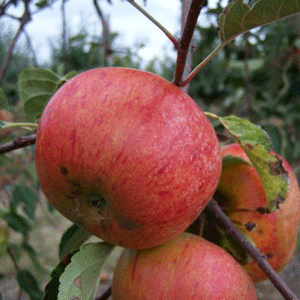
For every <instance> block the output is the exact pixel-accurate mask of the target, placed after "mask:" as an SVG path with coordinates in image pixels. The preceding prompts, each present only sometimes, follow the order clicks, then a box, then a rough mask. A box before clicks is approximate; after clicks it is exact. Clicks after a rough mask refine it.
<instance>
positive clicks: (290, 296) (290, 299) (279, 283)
mask: <svg viewBox="0 0 300 300" xmlns="http://www.w3.org/2000/svg"><path fill="white" fill-rule="evenodd" d="M206 209H208V210H209V211H210V212H212V213H213V215H214V217H215V218H216V219H218V220H219V221H220V222H221V223H222V224H223V226H224V227H225V228H226V231H227V232H228V233H229V234H230V235H231V236H232V237H233V238H234V239H236V240H237V242H238V243H239V244H240V246H241V247H243V248H244V249H245V250H246V251H247V252H248V253H249V254H250V256H251V257H252V258H253V259H254V260H255V262H256V263H257V264H258V265H259V266H260V268H261V269H262V271H263V272H264V273H265V274H266V275H267V276H268V278H269V279H270V280H271V281H272V283H273V284H274V286H275V287H276V288H277V289H278V291H279V292H280V293H281V294H282V295H283V297H284V298H285V299H287V300H299V298H298V297H297V296H296V295H295V294H294V292H293V291H292V290H291V289H290V288H289V287H288V286H287V285H286V283H285V282H284V281H283V280H282V279H281V278H280V276H279V275H278V274H277V273H276V272H275V271H274V269H273V268H272V267H271V266H270V265H269V263H268V262H267V261H266V259H265V258H264V256H263V255H262V254H261V253H260V252H259V250H258V249H257V248H255V247H254V246H253V245H252V244H251V243H250V242H249V241H248V240H247V238H246V237H245V236H244V235H243V234H242V233H241V232H240V231H239V230H238V229H237V228H236V227H235V226H234V225H233V223H232V222H231V220H230V219H229V218H228V217H227V215H226V214H225V213H224V212H223V211H222V209H221V207H220V206H219V204H218V203H217V201H216V200H214V199H212V200H211V201H210V202H209V203H208V205H207V207H206Z"/></svg>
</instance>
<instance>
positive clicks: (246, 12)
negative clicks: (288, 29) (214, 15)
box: [219, 0, 300, 43]
mask: <svg viewBox="0 0 300 300" xmlns="http://www.w3.org/2000/svg"><path fill="white" fill-rule="evenodd" d="M298 12H300V2H299V1H295V0H258V1H256V2H255V3H254V4H253V5H252V6H251V7H250V6H249V5H247V4H246V3H245V2H243V0H236V1H234V2H230V3H229V4H228V5H227V7H226V8H225V9H224V11H223V12H222V14H221V15H220V17H219V29H220V30H219V35H220V38H221V40H222V43H227V42H229V41H231V40H232V39H234V38H235V37H236V36H238V35H240V34H242V33H244V32H247V31H249V30H251V29H253V28H255V27H258V26H262V25H265V24H268V23H271V22H274V21H276V20H279V19H282V18H285V17H288V16H291V15H293V14H296V13H298Z"/></svg>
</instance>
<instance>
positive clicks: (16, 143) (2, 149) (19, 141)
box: [0, 134, 36, 155]
mask: <svg viewBox="0 0 300 300" xmlns="http://www.w3.org/2000/svg"><path fill="white" fill-rule="evenodd" d="M35 141H36V134H31V135H27V136H21V137H18V138H16V139H14V140H13V141H11V142H8V143H5V144H2V145H0V155H1V154H4V153H6V152H10V151H13V150H16V149H19V148H23V147H27V146H30V145H33V144H35Z"/></svg>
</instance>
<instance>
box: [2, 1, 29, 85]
mask: <svg viewBox="0 0 300 300" xmlns="http://www.w3.org/2000/svg"><path fill="white" fill-rule="evenodd" d="M24 5H25V8H24V13H23V16H22V18H21V20H20V26H19V28H18V30H17V32H16V34H15V36H14V37H13V39H12V40H11V42H10V45H9V48H8V51H7V53H6V55H5V58H4V61H3V64H2V66H1V69H0V85H1V83H2V80H3V78H4V76H5V73H6V71H7V69H8V66H9V62H10V59H11V57H12V54H13V50H14V47H15V45H16V43H17V41H18V38H19V37H20V34H21V33H22V31H23V30H24V27H25V25H26V24H27V23H28V22H29V21H30V20H31V15H30V11H29V2H27V1H24Z"/></svg>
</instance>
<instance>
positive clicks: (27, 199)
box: [13, 185, 38, 220]
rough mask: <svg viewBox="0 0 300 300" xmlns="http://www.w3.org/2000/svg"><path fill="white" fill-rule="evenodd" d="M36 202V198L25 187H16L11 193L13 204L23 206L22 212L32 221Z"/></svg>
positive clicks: (31, 191)
mask: <svg viewBox="0 0 300 300" xmlns="http://www.w3.org/2000/svg"><path fill="white" fill-rule="evenodd" d="M37 201H38V196H37V194H36V193H35V191H33V190H32V189H31V188H29V187H27V186H25V185H16V186H15V189H14V191H13V202H14V204H15V205H16V206H17V205H19V204H22V205H23V210H24V212H25V213H26V214H27V216H28V217H29V218H30V219H32V220H34V217H35V209H36V202H37Z"/></svg>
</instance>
